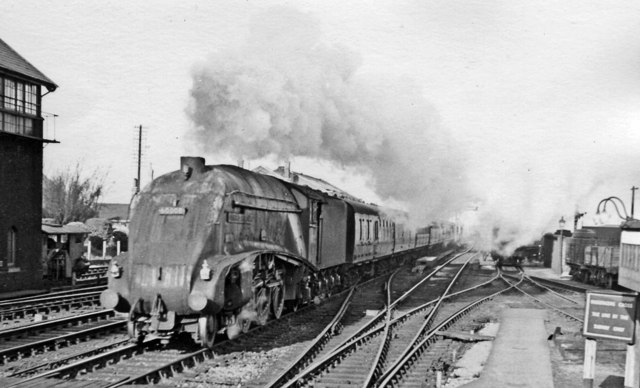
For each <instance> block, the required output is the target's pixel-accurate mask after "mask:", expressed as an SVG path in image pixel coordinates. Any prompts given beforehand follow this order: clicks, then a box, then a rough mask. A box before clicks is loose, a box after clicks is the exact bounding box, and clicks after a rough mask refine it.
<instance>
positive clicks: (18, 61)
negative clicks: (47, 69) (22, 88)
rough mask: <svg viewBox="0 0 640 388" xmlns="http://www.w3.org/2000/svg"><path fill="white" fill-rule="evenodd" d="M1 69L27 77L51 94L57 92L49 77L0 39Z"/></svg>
mask: <svg viewBox="0 0 640 388" xmlns="http://www.w3.org/2000/svg"><path fill="white" fill-rule="evenodd" d="M0 69H3V70H6V71H7V72H9V73H14V74H17V75H21V76H23V77H27V78H29V79H31V80H33V81H35V82H36V83H39V84H41V85H44V86H46V88H47V89H48V90H49V91H50V92H52V91H54V90H56V88H57V87H58V85H56V84H55V83H54V82H53V81H52V80H51V79H49V77H47V76H46V75H44V74H42V72H41V71H40V70H38V69H36V67H35V66H33V65H32V64H31V63H29V61H27V60H26V59H24V58H23V57H22V55H20V54H18V52H16V51H15V50H14V49H12V48H11V46H9V45H8V44H7V43H6V42H5V41H3V40H2V39H0Z"/></svg>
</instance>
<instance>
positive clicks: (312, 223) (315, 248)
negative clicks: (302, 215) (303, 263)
mask: <svg viewBox="0 0 640 388" xmlns="http://www.w3.org/2000/svg"><path fill="white" fill-rule="evenodd" d="M321 231H322V224H321V220H320V202H319V201H316V200H313V199H311V200H309V257H307V259H308V260H309V261H310V262H312V263H316V265H320V260H321V256H320V247H319V244H318V242H319V241H322V240H321V239H320V233H321Z"/></svg>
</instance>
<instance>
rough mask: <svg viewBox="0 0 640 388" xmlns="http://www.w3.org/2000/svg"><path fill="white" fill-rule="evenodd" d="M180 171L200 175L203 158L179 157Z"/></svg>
mask: <svg viewBox="0 0 640 388" xmlns="http://www.w3.org/2000/svg"><path fill="white" fill-rule="evenodd" d="M180 170H181V171H183V172H185V174H189V175H190V174H191V173H195V174H200V173H202V172H203V171H204V158H201V157H199V156H181V157H180Z"/></svg>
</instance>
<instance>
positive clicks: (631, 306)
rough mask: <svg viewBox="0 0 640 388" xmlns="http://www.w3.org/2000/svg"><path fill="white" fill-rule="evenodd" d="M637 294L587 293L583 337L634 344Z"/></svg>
mask: <svg viewBox="0 0 640 388" xmlns="http://www.w3.org/2000/svg"><path fill="white" fill-rule="evenodd" d="M637 298H638V295H637V294H623V293H613V292H611V293H604V292H592V291H587V303H586V305H585V314H584V330H583V335H584V336H585V337H590V338H606V339H612V340H619V341H624V342H626V343H629V344H631V343H633V342H634V338H633V337H634V336H633V333H634V329H635V319H634V317H635V316H636V315H635V314H636V308H637V306H636V301H637Z"/></svg>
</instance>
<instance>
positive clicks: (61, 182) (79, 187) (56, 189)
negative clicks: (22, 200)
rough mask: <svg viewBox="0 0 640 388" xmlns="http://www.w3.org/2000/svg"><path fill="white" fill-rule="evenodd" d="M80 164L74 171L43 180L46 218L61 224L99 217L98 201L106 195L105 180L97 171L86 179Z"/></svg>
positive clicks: (44, 214) (43, 211)
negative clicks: (104, 193)
mask: <svg viewBox="0 0 640 388" xmlns="http://www.w3.org/2000/svg"><path fill="white" fill-rule="evenodd" d="M83 175H84V174H83V173H82V168H81V167H80V164H77V165H76V167H75V168H74V169H71V168H70V169H68V170H67V171H64V172H60V173H57V174H56V175H54V176H52V177H51V178H47V177H43V182H42V197H43V198H42V200H43V206H42V207H43V209H42V213H43V216H44V217H47V218H53V219H54V220H55V221H56V222H58V223H60V224H66V223H69V222H72V221H80V222H84V221H86V220H87V219H89V218H91V217H95V216H97V214H98V201H99V199H100V196H101V195H102V193H103V191H104V180H105V176H104V175H101V174H99V173H98V172H97V171H95V172H94V173H92V174H90V175H89V176H88V177H84V176H83Z"/></svg>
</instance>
